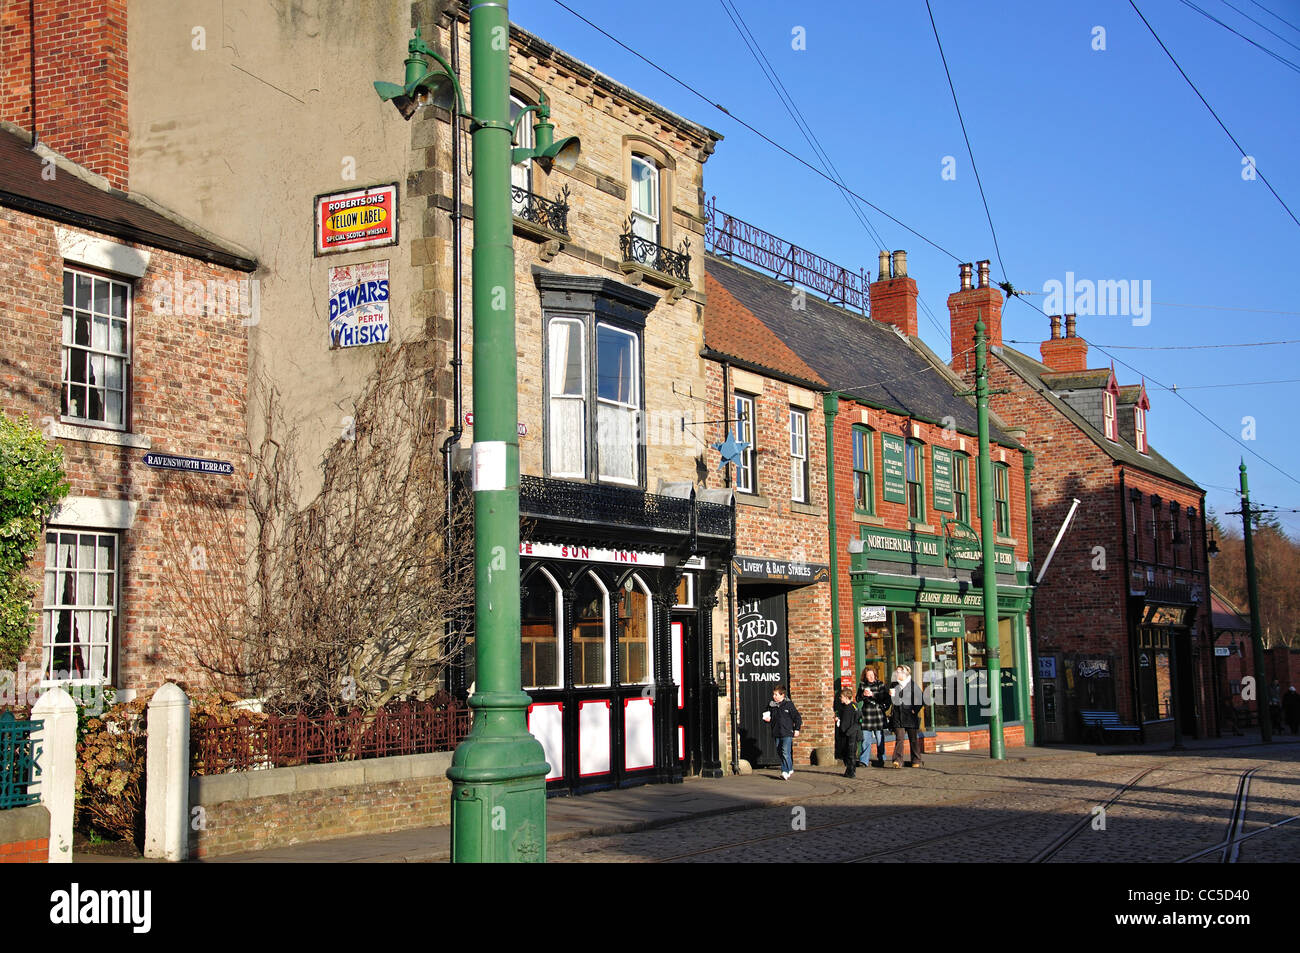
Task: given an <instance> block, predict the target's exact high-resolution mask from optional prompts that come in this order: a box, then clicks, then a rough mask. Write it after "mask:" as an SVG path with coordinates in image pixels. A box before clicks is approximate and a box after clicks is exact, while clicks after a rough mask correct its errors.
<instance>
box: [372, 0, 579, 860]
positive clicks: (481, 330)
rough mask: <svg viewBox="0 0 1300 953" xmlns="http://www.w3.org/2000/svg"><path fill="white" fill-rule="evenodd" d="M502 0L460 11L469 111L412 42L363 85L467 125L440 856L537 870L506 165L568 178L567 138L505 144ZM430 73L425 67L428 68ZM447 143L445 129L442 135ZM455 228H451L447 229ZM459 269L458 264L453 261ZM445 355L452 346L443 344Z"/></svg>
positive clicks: (448, 79)
mask: <svg viewBox="0 0 1300 953" xmlns="http://www.w3.org/2000/svg"><path fill="white" fill-rule="evenodd" d="M507 7H508V0H494V2H492V3H477V4H474V5H473V6H471V7H470V11H469V17H470V75H471V76H472V77H473V89H472V99H473V107H474V112H473V114H472V115H471V114H470V113H467V112H466V110H465V98H464V95H463V94H462V92H461V88H460V83H459V82H457V80H456V76H455V74H454V73H453V71H452V69H451V66H450V64H448V63H447V61H446V60H445V59H443V58H442V57H441V56H439V55H438V54H437V53H435V52H434V51H433V49H431V48H430V47H429V45H428V44H426V43H425V42H424V40H423V38H422V37H421V36H420V31H419V30H418V29H417V30H416V31H415V36H414V37H413V38H412V39H411V40H410V42H409V44H408V45H407V50H408V52H409V55H408V57H407V59H406V81H405V82H404V83H402V84H401V85H398V84H397V83H385V82H377V83H375V84H374V86H375V92H376V93H377V94H378V96H379V98H380V99H381V100H384V101H388V102H391V103H392V104H393V105H394V106H395V107H396V108H397V111H398V112H399V113H401V114H402V118H403V119H407V120H409V119H410V118H411V117H412V116H413V115H415V112H416V110H418V109H419V108H420V106H421V105H424V104H426V103H430V104H433V105H439V106H443V107H445V108H448V109H452V110H453V111H454V112H453V123H455V124H457V125H458V124H459V117H460V116H465V115H468V116H470V120H471V126H470V132H471V134H472V139H471V144H472V149H473V173H472V174H473V201H474V251H473V264H472V267H473V273H474V292H473V315H474V364H473V368H474V417H475V419H474V444H473V446H472V448H471V451H472V455H473V461H474V462H473V466H472V471H473V474H474V478H473V494H474V573H475V586H474V633H475V637H474V652H475V662H476V666H475V671H476V672H477V682H476V685H475V691H474V694H473V695H471V696H470V699H469V704H470V707H471V708H472V709H473V711H474V719H473V724H472V726H471V727H470V732H469V735H468V736H466V738H465V740H464V741H462V742H461V743H460V745H459V746H458V747H457V748H456V752H455V754H454V755H453V756H452V762H451V767H450V768H448V770H447V777H448V778H449V779H450V780H451V782H452V790H451V839H452V850H451V857H452V861H453V862H457V863H459V862H466V861H544V860H545V859H546V776H547V774H548V773H549V772H550V766H549V765H548V764H547V762H546V752H545V751H544V750H543V748H542V745H541V743H540V742H539V741H538V740H537V739H536V737H534V736H533V735H532V734H531V733H530V732H529V730H528V721H527V711H528V706H529V704H530V703H531V701H532V699H530V698H529V697H528V695H527V694H526V693H525V692H524V691H523V689H522V688H521V685H522V678H521V674H520V668H521V661H520V658H521V657H520V619H519V437H518V430H517V428H518V425H519V424H518V420H519V403H518V394H519V386H518V376H517V371H516V367H515V362H514V361H513V360H510V361H502V360H499V359H498V358H496V357H495V355H499V354H514V353H515V300H514V294H513V291H514V287H515V252H514V243H513V221H514V219H513V216H512V214H511V187H510V166H511V164H512V163H518V162H524V161H528V160H530V159H531V160H535V161H536V162H537V163H538V164H539V165H541V166H542V168H544V169H548V170H549V169H550V168H551V167H552V166H554V165H558V166H560V168H562V169H563V168H572V167H573V164H574V163H575V162H576V161H577V156H578V149H579V143H578V140H577V138H576V137H569V138H565V139H561V140H559V141H558V142H556V141H555V132H554V127H553V126H552V125H551V124H550V121H549V120H550V107H549V104H548V103H547V102H546V100H545V99H543V100H542V102H541V104H539V105H538V106H536V107H532V108H530V109H529V110H528V111H530V112H535V113H537V118H538V120H539V121H538V122H537V124H536V125H535V126H534V127H533V128H534V130H535V131H536V133H537V138H536V142H537V145H536V147H534V148H531V149H519V148H517V147H515V146H514V139H515V136H516V134H517V132H518V121H516V122H514V123H512V122H511V121H510V51H509V48H508V44H506V43H504V42H501V41H502V39H503V38H504V37H507V36H508V35H509V30H510V18H509V11H508V9H507ZM430 62H432V63H433V64H436V65H435V66H431V65H430ZM453 131H454V132H455V131H458V130H455V129H454V128H453ZM457 227H459V223H457ZM457 266H459V263H457ZM457 343H459V342H457Z"/></svg>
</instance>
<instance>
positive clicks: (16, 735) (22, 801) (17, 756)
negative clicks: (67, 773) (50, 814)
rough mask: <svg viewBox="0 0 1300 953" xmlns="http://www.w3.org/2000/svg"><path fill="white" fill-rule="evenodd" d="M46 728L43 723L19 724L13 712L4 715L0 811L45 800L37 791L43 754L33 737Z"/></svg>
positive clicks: (1, 718)
mask: <svg viewBox="0 0 1300 953" xmlns="http://www.w3.org/2000/svg"><path fill="white" fill-rule="evenodd" d="M43 725H44V722H43V721H19V720H18V719H17V718H15V717H14V715H13V713H12V712H8V711H6V712H0V811H4V810H8V809H10V808H15V807H26V806H27V805H29V804H35V803H37V802H38V801H39V800H40V799H41V796H40V794H39V793H38V792H37V791H35V790H33V789H34V788H35V787H36V786H37V785H38V784H40V782H39V781H37V780H36V778H37V777H38V776H39V775H40V773H41V768H40V765H38V764H37V763H36V757H37V755H39V754H40V753H41V752H40V749H39V748H35V747H34V746H33V743H32V734H33V732H37V731H40V730H41V728H42V727H43Z"/></svg>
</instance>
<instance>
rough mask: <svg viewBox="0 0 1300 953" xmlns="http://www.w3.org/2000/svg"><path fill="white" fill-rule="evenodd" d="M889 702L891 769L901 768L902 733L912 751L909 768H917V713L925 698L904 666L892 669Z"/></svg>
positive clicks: (919, 746)
mask: <svg viewBox="0 0 1300 953" xmlns="http://www.w3.org/2000/svg"><path fill="white" fill-rule="evenodd" d="M889 700H890V702H891V703H892V705H893V709H892V716H891V719H890V720H891V723H892V726H893V729H894V760H893V763H892V767H895V768H901V767H902V766H903V764H902V757H903V732H907V743H908V745H909V747H910V748H911V750H912V761H911V766H912V767H913V768H919V767H921V764H922V761H921V743H920V738H919V737H918V731H919V729H920V727H921V719H920V717H919V713H920V711H921V708H922V707H923V706H924V705H925V696H924V695H923V694H922V692H921V686H920V685H918V684H916V682H914V681H912V670H911V669H910V668H908V667H907V666H906V665H900V666H898V668H896V669H894V680H893V681H892V682H890V683H889Z"/></svg>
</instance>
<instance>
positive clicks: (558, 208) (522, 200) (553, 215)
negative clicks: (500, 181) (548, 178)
mask: <svg viewBox="0 0 1300 953" xmlns="http://www.w3.org/2000/svg"><path fill="white" fill-rule="evenodd" d="M510 208H511V210H512V211H513V212H514V216H515V218H519V219H523V220H524V221H525V222H532V223H533V224H534V225H540V226H542V227H543V228H548V229H550V230H551V231H553V232H556V233H558V234H560V235H564V236H566V237H567V236H568V234H569V187H568V186H567V185H566V186H565V187H564V188H563V189H561V190H560V191H559V192H558V193H557V194H556V196H555V198H554V199H544V198H542V197H541V196H540V195H538V194H537V193H536V192H529V191H528V190H527V189H525V188H523V187H521V186H518V185H512V186H511V187H510Z"/></svg>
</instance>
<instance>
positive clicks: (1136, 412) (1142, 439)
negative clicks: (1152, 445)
mask: <svg viewBox="0 0 1300 953" xmlns="http://www.w3.org/2000/svg"><path fill="white" fill-rule="evenodd" d="M1133 446H1134V447H1136V448H1137V452H1138V453H1146V452H1147V412H1146V411H1145V410H1143V409H1142V407H1141V406H1138V407H1134V408H1133Z"/></svg>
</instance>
